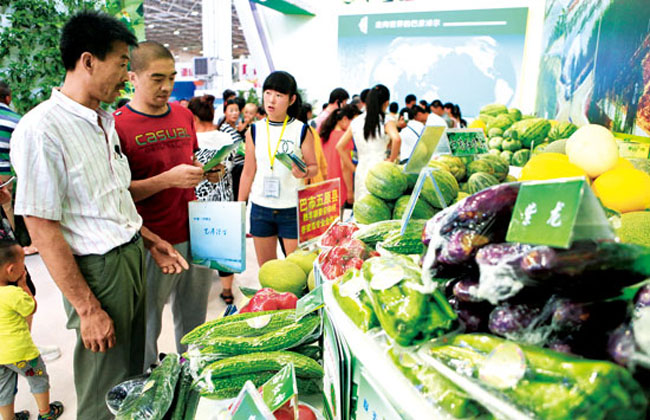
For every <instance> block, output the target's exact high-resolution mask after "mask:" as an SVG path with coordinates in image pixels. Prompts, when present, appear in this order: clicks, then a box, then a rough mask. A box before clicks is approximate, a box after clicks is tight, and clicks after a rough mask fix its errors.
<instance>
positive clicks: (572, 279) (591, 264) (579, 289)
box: [521, 240, 650, 297]
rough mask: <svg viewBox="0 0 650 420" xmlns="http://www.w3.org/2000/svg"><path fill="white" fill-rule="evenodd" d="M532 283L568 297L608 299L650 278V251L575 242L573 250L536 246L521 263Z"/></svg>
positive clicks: (589, 242) (627, 245)
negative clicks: (587, 296)
mask: <svg viewBox="0 0 650 420" xmlns="http://www.w3.org/2000/svg"><path fill="white" fill-rule="evenodd" d="M521 268H522V270H523V272H524V273H525V274H526V276H527V277H528V278H529V279H530V281H534V282H536V283H538V284H539V285H543V286H544V287H548V288H553V289H555V290H557V291H558V292H560V291H561V292H562V293H564V294H568V295H577V296H581V297H584V296H585V294H588V295H589V296H593V297H608V296H611V295H613V294H615V293H616V292H618V291H619V290H620V289H622V288H623V287H625V286H629V285H631V284H635V283H638V282H640V281H641V280H643V279H645V278H647V277H648V276H650V248H647V247H643V246H640V245H635V244H627V243H617V242H609V241H590V240H584V241H575V242H574V243H573V244H572V246H571V248H570V249H556V248H550V247H547V246H540V247H535V248H533V249H532V250H530V251H529V252H528V253H527V254H525V255H524V257H523V258H522V260H521Z"/></svg>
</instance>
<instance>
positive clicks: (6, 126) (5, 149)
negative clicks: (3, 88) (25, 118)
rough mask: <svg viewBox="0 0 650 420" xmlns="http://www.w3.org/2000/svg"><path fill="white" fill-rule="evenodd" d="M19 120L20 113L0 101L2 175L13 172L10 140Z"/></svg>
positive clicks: (0, 170) (0, 168)
mask: <svg viewBox="0 0 650 420" xmlns="http://www.w3.org/2000/svg"><path fill="white" fill-rule="evenodd" d="M19 120H20V114H18V113H17V112H15V111H14V110H12V109H11V108H9V107H8V106H7V105H5V104H4V103H2V102H0V175H10V174H11V162H10V161H9V141H10V140H11V133H13V131H14V129H15V128H16V125H17V124H18V121H19Z"/></svg>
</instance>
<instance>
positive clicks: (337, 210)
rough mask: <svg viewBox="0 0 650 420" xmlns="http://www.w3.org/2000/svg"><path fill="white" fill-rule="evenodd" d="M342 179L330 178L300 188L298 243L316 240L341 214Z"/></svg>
mask: <svg viewBox="0 0 650 420" xmlns="http://www.w3.org/2000/svg"><path fill="white" fill-rule="evenodd" d="M340 194H341V180H340V179H338V178H337V179H330V180H327V181H323V182H319V183H318V184H312V185H308V186H306V187H304V188H302V189H300V190H298V244H299V245H302V244H304V243H306V242H311V241H315V240H316V239H317V238H318V237H319V236H320V235H322V234H323V233H325V231H326V230H327V228H328V227H330V225H331V224H332V223H334V222H335V221H336V220H338V219H339V218H340V216H341V201H340V200H339V196H340Z"/></svg>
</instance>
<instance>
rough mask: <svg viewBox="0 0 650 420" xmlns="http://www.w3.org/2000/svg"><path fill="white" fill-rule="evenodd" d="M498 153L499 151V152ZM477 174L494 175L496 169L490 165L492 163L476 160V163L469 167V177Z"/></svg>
mask: <svg viewBox="0 0 650 420" xmlns="http://www.w3.org/2000/svg"><path fill="white" fill-rule="evenodd" d="M497 153H499V151H498V150H497ZM477 172H487V173H489V174H493V173H494V168H493V167H492V165H490V162H487V161H485V160H483V159H479V160H475V161H474V162H472V163H470V164H469V165H467V175H468V176H472V175H473V174H475V173H477Z"/></svg>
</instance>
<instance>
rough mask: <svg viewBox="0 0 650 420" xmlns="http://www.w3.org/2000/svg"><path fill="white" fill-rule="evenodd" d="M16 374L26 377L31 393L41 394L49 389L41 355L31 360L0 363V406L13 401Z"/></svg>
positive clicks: (48, 379)
mask: <svg viewBox="0 0 650 420" xmlns="http://www.w3.org/2000/svg"><path fill="white" fill-rule="evenodd" d="M18 375H21V376H24V377H25V378H27V383H28V384H29V388H30V391H31V392H32V394H41V393H43V392H45V391H47V390H48V389H50V378H49V376H48V374H47V369H45V364H44V363H43V359H41V356H38V357H37V358H36V359H32V360H23V361H20V362H17V363H12V364H9V365H0V406H3V405H8V404H11V403H12V402H13V401H14V395H15V393H16V381H17V380H18Z"/></svg>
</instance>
